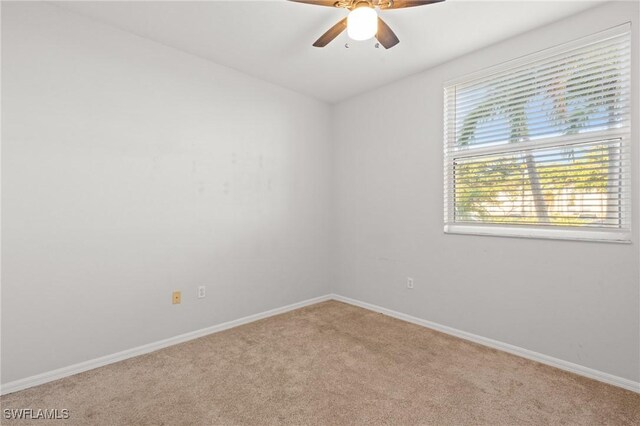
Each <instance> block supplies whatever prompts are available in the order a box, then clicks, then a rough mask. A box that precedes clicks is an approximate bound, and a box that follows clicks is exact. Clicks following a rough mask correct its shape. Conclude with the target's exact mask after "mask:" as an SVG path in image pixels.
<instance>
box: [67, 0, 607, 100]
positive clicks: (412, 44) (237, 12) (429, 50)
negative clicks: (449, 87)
mask: <svg viewBox="0 0 640 426" xmlns="http://www.w3.org/2000/svg"><path fill="white" fill-rule="evenodd" d="M598 3H601V1H600V2H597V1H557V0H556V1H550V2H546V1H514V0H511V1H481V0H447V1H445V2H444V3H437V4H434V5H429V6H422V7H416V8H410V9H402V10H392V11H384V12H381V14H380V15H381V17H382V18H383V19H384V20H385V21H386V22H387V24H389V26H390V27H391V28H392V29H393V30H394V31H395V33H396V34H397V35H398V38H399V39H400V44H398V45H397V46H395V47H394V48H392V49H390V50H385V49H383V48H382V47H381V48H380V49H376V48H375V47H374V45H375V41H374V40H369V41H365V42H349V45H350V48H349V49H346V48H345V43H346V42H347V41H348V37H347V35H346V32H345V33H343V34H342V35H340V36H339V37H338V38H337V39H336V40H334V41H333V42H332V43H331V44H329V45H328V46H327V47H325V48H322V49H319V48H315V47H312V46H311V44H312V43H313V42H314V41H315V40H316V39H317V38H318V37H319V36H320V35H321V34H322V33H324V32H325V31H326V30H327V29H328V28H329V27H331V26H332V25H333V24H334V23H336V22H337V21H338V20H340V19H341V18H342V17H344V16H345V15H346V12H345V10H344V9H334V8H329V7H320V6H312V5H307V4H299V3H291V2H288V1H285V0H271V1H269V0H266V1H264V0H263V1H239V0H236V1H193V2H192V1H138V2H133V1H106V2H93V1H88V2H87V1H83V2H78V1H74V2H59V3H58V2H57V3H56V4H57V5H59V6H61V7H64V8H66V9H68V10H71V11H74V12H77V13H80V14H82V15H85V16H88V17H91V18H94V19H96V20H98V21H101V22H104V23H107V24H111V25H114V26H116V27H119V28H121V29H124V30H127V31H129V32H132V33H134V34H137V35H140V36H143V37H146V38H149V39H152V40H156V41H158V42H161V43H163V44H165V45H168V46H171V47H174V48H176V49H180V50H182V51H185V52H189V53H192V54H194V55H198V56H200V57H203V58H206V59H210V60H212V61H214V62H216V63H219V64H222V65H226V66H228V67H231V68H234V69H236V70H239V71H242V72H244V73H247V74H250V75H252V76H255V77H258V78H260V79H263V80H266V81H269V82H272V83H275V84H278V85H280V86H284V87H287V88H290V89H292V90H295V91H297V92H300V93H305V94H308V95H311V96H314V97H316V98H318V99H321V100H324V101H327V102H331V103H334V102H338V101H341V100H343V99H346V98H348V97H351V96H353V95H355V94H358V93H361V92H364V91H367V90H370V89H372V88H374V87H376V86H379V85H382V84H386V83H389V82H392V81H394V80H396V79H399V78H402V77H404V76H407V75H410V74H413V73H416V72H418V71H420V70H423V69H426V68H429V67H431V66H434V65H436V64H439V63H442V62H445V61H447V60H450V59H453V58H455V57H457V56H460V55H462V54H464V53H467V52H470V51H473V50H476V49H478V48H480V47H484V46H487V45H489V44H492V43H495V42H497V41H500V40H503V39H505V38H508V37H511V36H513V35H515V34H519V33H523V32H525V31H528V30H531V29H533V28H536V27H539V26H541V25H544V24H547V23H549V22H552V21H555V20H558V19H560V18H563V17H565V16H569V15H572V14H575V13H577V12H580V11H582V10H585V9H588V8H590V7H593V6H595V5H596V4H598Z"/></svg>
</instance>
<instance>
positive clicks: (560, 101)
mask: <svg viewBox="0 0 640 426" xmlns="http://www.w3.org/2000/svg"><path fill="white" fill-rule="evenodd" d="M629 30H630V27H629V25H628V24H625V25H623V26H620V27H616V28H612V29H610V30H607V31H605V32H602V33H598V34H596V35H594V36H592V37H589V38H586V39H580V40H577V41H576V42H572V43H569V44H566V45H563V46H559V47H556V48H553V49H549V50H545V51H543V52H539V53H536V54H534V55H529V56H526V57H523V58H521V59H518V60H515V61H511V62H509V63H507V64H503V65H501V66H499V67H495V68H492V69H489V70H485V71H482V72H480V73H477V74H474V75H472V76H469V77H467V78H463V79H460V80H457V81H455V82H451V83H449V84H448V85H447V87H445V126H444V127H445V142H444V143H445V149H444V152H445V154H444V156H445V167H444V173H445V232H449V233H469V234H485V235H503V236H524V237H542V238H566V239H585V240H610V241H629V238H630V219H631V215H630V213H631V212H630V209H631V206H630V204H631V203H630V201H631V200H630V195H631V192H630V188H629V185H630V178H631V176H630V174H631V173H630V166H631V165H630V162H631V156H630V143H629V138H630V96H631V90H630V68H631V67H630V35H629Z"/></svg>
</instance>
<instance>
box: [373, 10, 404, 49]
mask: <svg viewBox="0 0 640 426" xmlns="http://www.w3.org/2000/svg"><path fill="white" fill-rule="evenodd" d="M376 38H377V39H378V41H379V42H380V44H381V45H383V46H384V48H385V49H391V48H392V47H393V46H395V45H396V44H398V43H400V40H398V37H397V36H396V34H395V33H394V32H393V31H392V30H391V28H389V26H388V25H387V24H386V23H385V22H384V21H383V20H382V19H380V18H378V33H377V34H376Z"/></svg>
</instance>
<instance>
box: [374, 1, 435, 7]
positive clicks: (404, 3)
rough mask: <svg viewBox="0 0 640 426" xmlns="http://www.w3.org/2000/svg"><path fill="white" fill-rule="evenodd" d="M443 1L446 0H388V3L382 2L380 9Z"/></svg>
mask: <svg viewBox="0 0 640 426" xmlns="http://www.w3.org/2000/svg"><path fill="white" fill-rule="evenodd" d="M442 1H444V0H388V3H387V4H380V9H404V8H407V7H416V6H426V5H428V4H433V3H440V2H442Z"/></svg>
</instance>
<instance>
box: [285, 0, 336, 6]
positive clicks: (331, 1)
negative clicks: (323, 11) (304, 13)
mask: <svg viewBox="0 0 640 426" xmlns="http://www.w3.org/2000/svg"><path fill="white" fill-rule="evenodd" d="M289 1H292V2H294V3H306V4H313V5H316V6H329V7H336V1H337V0H289Z"/></svg>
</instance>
